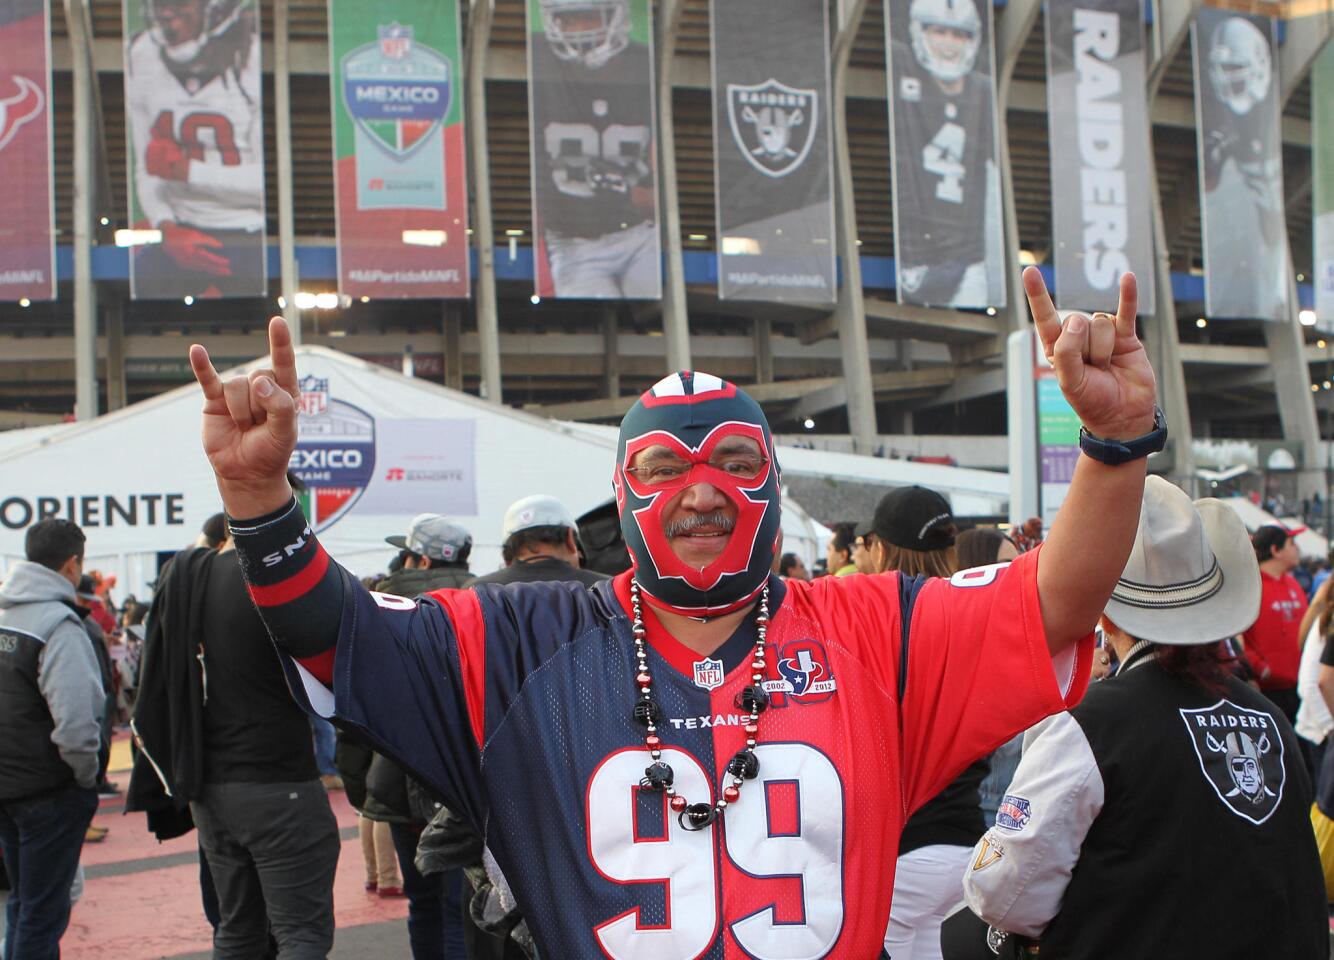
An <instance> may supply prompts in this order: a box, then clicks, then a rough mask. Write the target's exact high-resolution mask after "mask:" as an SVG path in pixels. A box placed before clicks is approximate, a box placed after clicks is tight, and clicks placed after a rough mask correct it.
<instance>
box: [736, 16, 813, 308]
mask: <svg viewBox="0 0 1334 960" xmlns="http://www.w3.org/2000/svg"><path fill="white" fill-rule="evenodd" d="M710 8H711V17H712V24H713V143H714V179H715V183H716V184H717V189H716V196H717V216H718V296H719V297H720V298H722V299H736V300H762V301H788V302H794V301H795V302H803V303H815V304H831V303H833V302H834V301H835V300H836V299H837V294H838V291H837V274H836V273H835V266H834V259H835V250H834V203H833V186H832V181H831V179H830V176H831V174H830V169H831V163H830V145H831V137H830V133H829V130H830V126H829V120H830V114H829V110H830V104H829V17H828V9H827V8H828V5H827V4H826V3H823V2H822V0H716V2H712V3H711V5H710Z"/></svg>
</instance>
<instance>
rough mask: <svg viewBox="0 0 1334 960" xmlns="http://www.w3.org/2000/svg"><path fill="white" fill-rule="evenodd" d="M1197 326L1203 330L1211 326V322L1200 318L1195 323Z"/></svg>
mask: <svg viewBox="0 0 1334 960" xmlns="http://www.w3.org/2000/svg"><path fill="white" fill-rule="evenodd" d="M1195 326H1197V327H1199V328H1200V329H1201V330H1203V329H1204V328H1205V327H1207V326H1209V321H1208V320H1206V319H1204V317H1200V318H1199V319H1197V320H1196V321H1195Z"/></svg>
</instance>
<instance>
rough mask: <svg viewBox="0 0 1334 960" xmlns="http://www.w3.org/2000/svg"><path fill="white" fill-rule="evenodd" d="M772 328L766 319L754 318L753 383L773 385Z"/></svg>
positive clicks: (771, 324)
mask: <svg viewBox="0 0 1334 960" xmlns="http://www.w3.org/2000/svg"><path fill="white" fill-rule="evenodd" d="M773 379H774V327H773V323H772V322H771V321H770V320H769V318H768V317H756V318H755V382H756V383H773Z"/></svg>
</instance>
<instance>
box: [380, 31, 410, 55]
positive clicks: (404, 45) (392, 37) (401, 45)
mask: <svg viewBox="0 0 1334 960" xmlns="http://www.w3.org/2000/svg"><path fill="white" fill-rule="evenodd" d="M379 34H380V52H381V53H382V54H384V58H385V59H386V60H403V59H405V58H406V57H407V56H408V55H409V54H411V53H412V27H405V26H403V25H402V24H401V23H391V24H389V26H387V27H385V26H382V27H380V28H379Z"/></svg>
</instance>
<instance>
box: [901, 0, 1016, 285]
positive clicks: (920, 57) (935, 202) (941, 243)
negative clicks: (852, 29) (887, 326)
mask: <svg viewBox="0 0 1334 960" xmlns="http://www.w3.org/2000/svg"><path fill="white" fill-rule="evenodd" d="M885 24H886V25H885V33H886V36H885V49H886V51H887V56H888V59H889V78H890V95H889V114H890V116H889V133H890V147H891V152H892V153H893V157H894V159H893V163H892V167H893V172H894V264H895V270H896V273H897V283H896V286H897V288H898V300H899V302H900V303H913V304H917V305H919V306H930V307H1000V306H1003V305H1004V304H1005V259H1004V247H1003V243H1004V229H1003V222H1002V218H1001V193H1000V169H999V167H998V166H997V163H996V158H997V156H998V155H999V147H998V144H997V139H996V93H995V84H994V80H993V63H992V60H993V58H992V54H991V44H992V39H991V38H992V18H991V3H990V2H988V0H885Z"/></svg>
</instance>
